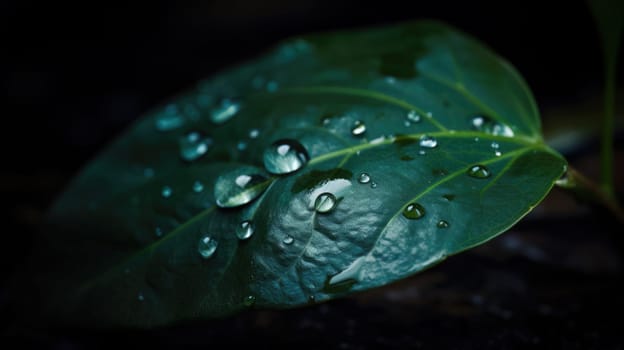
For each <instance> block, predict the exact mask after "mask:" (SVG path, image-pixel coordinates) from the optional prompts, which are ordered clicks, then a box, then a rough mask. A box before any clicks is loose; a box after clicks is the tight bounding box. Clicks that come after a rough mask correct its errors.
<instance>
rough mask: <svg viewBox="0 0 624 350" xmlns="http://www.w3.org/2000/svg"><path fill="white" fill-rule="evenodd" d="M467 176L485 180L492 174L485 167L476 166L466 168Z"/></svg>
mask: <svg viewBox="0 0 624 350" xmlns="http://www.w3.org/2000/svg"><path fill="white" fill-rule="evenodd" d="M468 175H469V176H471V177H474V178H477V179H487V178H488V177H490V175H492V174H491V173H490V170H489V169H488V168H486V167H485V165H481V164H477V165H473V166H471V167H470V168H468Z"/></svg>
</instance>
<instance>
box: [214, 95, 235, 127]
mask: <svg viewBox="0 0 624 350" xmlns="http://www.w3.org/2000/svg"><path fill="white" fill-rule="evenodd" d="M239 110H240V104H239V103H236V102H234V101H232V100H230V99H228V98H224V99H222V100H221V103H220V104H219V106H217V107H215V108H214V109H213V110H212V111H211V112H210V120H211V121H212V122H213V123H215V124H223V123H225V122H227V121H228V120H230V119H232V117H234V116H235V115H236V113H238V111H239Z"/></svg>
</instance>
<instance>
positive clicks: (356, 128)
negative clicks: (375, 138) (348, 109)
mask: <svg viewBox="0 0 624 350" xmlns="http://www.w3.org/2000/svg"><path fill="white" fill-rule="evenodd" d="M364 132H366V124H364V123H363V122H362V121H360V120H357V121H356V122H355V124H354V125H353V129H351V134H353V136H361V135H362V134H364Z"/></svg>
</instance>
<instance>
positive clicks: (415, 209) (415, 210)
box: [403, 203, 425, 220]
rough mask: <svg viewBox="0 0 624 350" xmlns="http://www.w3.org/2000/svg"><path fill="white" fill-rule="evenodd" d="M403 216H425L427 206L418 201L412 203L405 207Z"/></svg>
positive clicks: (409, 217) (416, 217)
mask: <svg viewBox="0 0 624 350" xmlns="http://www.w3.org/2000/svg"><path fill="white" fill-rule="evenodd" d="M403 216H405V217H406V218H408V219H411V220H415V219H420V218H422V217H423V216H425V208H424V207H423V206H422V205H420V204H418V203H410V204H408V205H407V206H406V207H405V209H403Z"/></svg>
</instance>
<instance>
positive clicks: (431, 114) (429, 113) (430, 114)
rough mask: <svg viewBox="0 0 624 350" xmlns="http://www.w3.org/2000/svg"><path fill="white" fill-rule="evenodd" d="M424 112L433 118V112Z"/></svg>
mask: <svg viewBox="0 0 624 350" xmlns="http://www.w3.org/2000/svg"><path fill="white" fill-rule="evenodd" d="M425 114H426V115H427V118H433V113H431V112H427V113H425Z"/></svg>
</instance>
